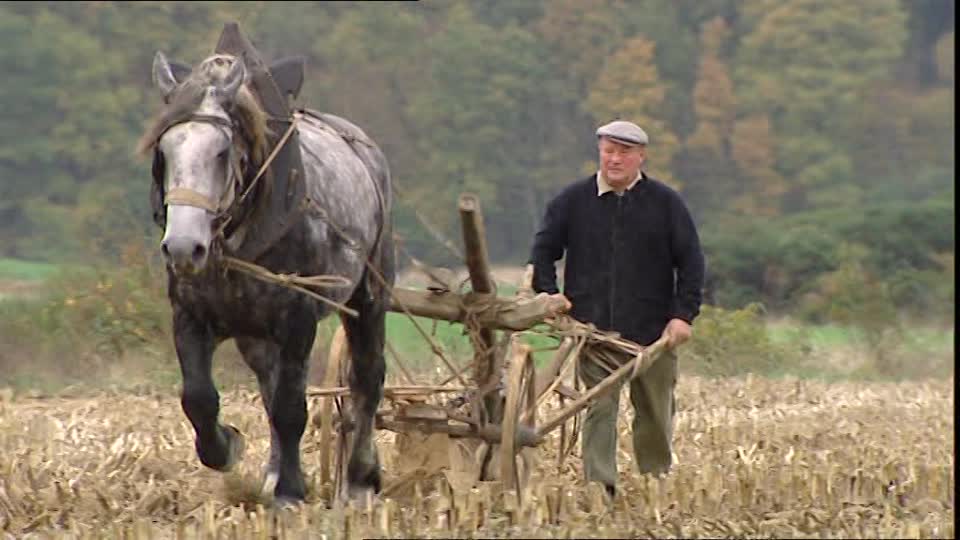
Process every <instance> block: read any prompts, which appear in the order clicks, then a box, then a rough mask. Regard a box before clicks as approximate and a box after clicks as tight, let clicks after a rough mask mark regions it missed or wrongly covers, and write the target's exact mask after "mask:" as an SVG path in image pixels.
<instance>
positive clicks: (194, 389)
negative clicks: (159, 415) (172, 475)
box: [173, 308, 243, 471]
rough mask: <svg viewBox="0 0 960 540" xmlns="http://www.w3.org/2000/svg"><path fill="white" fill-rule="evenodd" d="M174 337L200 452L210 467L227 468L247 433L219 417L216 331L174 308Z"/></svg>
mask: <svg viewBox="0 0 960 540" xmlns="http://www.w3.org/2000/svg"><path fill="white" fill-rule="evenodd" d="M173 339H174V345H175V346H176V349H177V357H178V358H179V360H180V372H181V374H182V375H183V391H182V392H181V394H180V404H181V406H182V407H183V412H184V413H186V415H187V418H188V419H189V420H190V423H191V424H193V430H194V432H195V433H196V449H197V456H198V457H199V458H200V462H201V463H203V464H204V465H206V466H207V467H210V468H211V469H216V470H218V471H227V470H229V469H230V468H231V467H232V466H233V465H234V464H235V463H236V462H237V461H239V459H240V456H241V455H242V453H243V437H242V436H241V435H240V432H239V431H237V429H236V428H234V427H233V426H224V425H221V424H220V422H219V421H218V416H219V414H220V394H218V393H217V388H216V386H215V385H214V383H213V373H212V365H211V364H212V360H213V349H214V337H213V333H212V332H211V330H210V328H209V327H208V326H207V325H205V324H203V323H201V322H199V321H197V320H196V319H195V318H193V317H192V316H191V315H190V314H189V313H187V312H186V311H184V310H182V309H177V308H174V315H173Z"/></svg>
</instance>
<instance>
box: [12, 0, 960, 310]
mask: <svg viewBox="0 0 960 540" xmlns="http://www.w3.org/2000/svg"><path fill="white" fill-rule="evenodd" d="M954 9H955V8H954V3H953V2H952V1H950V0H871V1H870V2H841V1H836V0H789V1H781V0H750V1H749V2H742V1H736V0H714V1H711V2H701V1H697V0H525V1H521V2H508V1H499V0H498V1H489V2H466V1H450V2H440V1H433V0H426V1H423V2H416V3H379V2H374V3H338V2H332V3H326V2H323V3H321V2H317V3H311V2H295V3H284V2H247V3H236V4H226V3H219V2H101V1H88V2H23V3H21V2H7V3H0V36H2V37H0V40H2V41H3V47H0V67H2V68H3V71H4V74H5V75H4V84H3V85H0V102H2V103H3V104H4V105H5V107H4V109H5V110H4V114H3V116H2V120H0V257H16V258H24V259H34V260H52V261H59V260H64V259H82V258H83V257H85V256H88V255H89V254H90V253H93V252H97V253H101V252H103V251H104V250H106V251H107V252H109V250H110V249H111V247H114V246H119V245H122V243H123V242H124V241H125V240H129V237H130V235H131V231H135V232H137V233H138V234H142V235H143V236H144V237H147V238H152V237H155V236H157V235H158V231H156V230H155V229H153V228H151V227H152V225H151V224H150V220H149V217H148V208H147V207H148V188H149V165H150V164H149V163H147V162H144V161H141V160H138V159H137V158H136V157H135V156H134V154H133V143H134V141H135V140H136V138H137V136H138V135H139V134H140V132H141V131H142V130H143V128H144V126H145V123H146V120H147V118H148V117H149V116H150V115H151V114H152V113H154V112H155V111H156V110H157V108H158V107H159V103H160V102H159V96H158V95H157V92H156V90H155V89H154V88H153V87H152V84H151V82H150V67H151V61H152V58H153V54H154V52H155V51H156V50H163V51H164V52H165V53H166V54H167V55H168V56H169V57H172V58H174V59H177V60H180V61H184V62H189V63H196V62H199V61H200V60H202V59H203V58H204V57H205V56H206V55H207V54H209V53H210V52H211V51H212V48H213V45H214V44H215V42H216V39H217V37H218V35H219V32H220V30H221V29H222V25H223V23H224V22H226V21H232V20H236V21H239V22H240V23H241V27H242V28H243V29H244V31H245V32H246V33H247V34H248V35H249V36H250V37H251V38H252V39H253V40H254V43H255V44H256V45H257V46H258V48H259V49H260V50H261V52H262V53H263V54H264V56H265V57H267V58H268V59H274V58H278V57H280V56H285V55H291V54H303V55H306V56H307V80H306V82H305V84H304V88H303V92H302V95H301V97H300V99H299V102H300V104H301V105H304V106H308V107H311V108H315V109H319V110H322V111H326V112H330V113H333V114H338V115H341V116H344V117H346V118H348V119H351V120H352V121H354V122H356V123H357V124H358V125H360V126H361V127H363V128H364V129H365V130H366V131H367V132H368V133H369V134H370V135H371V136H372V137H374V138H375V139H376V140H377V141H378V142H379V143H380V144H381V146H382V147H383V149H384V151H385V153H386V155H387V157H388V159H389V161H390V165H391V169H392V171H393V174H394V178H395V181H396V185H397V188H398V192H399V194H400V201H399V203H398V205H397V209H396V215H395V222H396V228H397V231H398V232H399V234H400V235H402V236H403V237H404V239H405V241H404V247H405V248H406V249H408V250H409V251H410V252H411V253H414V254H415V255H416V256H418V257H420V258H422V259H424V260H427V261H429V262H433V263H436V264H447V265H453V264H457V263H456V261H455V260H453V259H452V257H451V255H450V253H449V252H448V251H447V250H445V249H444V248H442V247H441V246H440V245H439V244H438V243H437V242H436V241H435V238H434V237H433V236H432V235H431V233H430V231H429V230H428V227H427V226H425V223H426V224H428V225H429V226H430V227H434V228H435V230H439V231H450V232H451V236H452V237H454V238H456V233H455V231H456V230H457V219H458V218H457V214H456V211H455V204H456V198H457V196H458V195H459V194H460V193H461V192H464V191H470V192H473V193H476V194H478V195H479V196H480V197H481V200H482V201H483V210H484V214H485V218H486V225H487V234H488V240H489V246H490V250H491V256H492V257H493V258H494V260H495V261H497V262H503V263H514V264H521V263H523V262H524V261H525V259H526V256H527V250H528V249H529V245H530V242H531V239H532V235H533V233H534V231H535V230H536V227H537V225H538V222H539V219H540V217H541V213H542V211H543V207H544V205H545V203H546V201H547V200H548V199H549V198H550V197H551V196H552V195H553V194H554V193H556V192H557V190H559V189H560V188H561V187H563V186H564V185H565V184H567V183H569V182H571V181H573V180H575V179H576V178H578V177H581V176H583V175H585V174H589V173H590V172H592V171H594V170H596V169H595V168H596V156H595V154H596V147H595V142H594V136H593V132H594V129H595V128H596V126H598V125H600V124H602V123H606V122H608V121H610V120H612V119H614V118H625V119H631V120H633V121H635V122H637V123H638V124H640V125H641V126H642V127H643V128H644V129H645V130H646V131H647V132H648V133H649V134H650V137H651V146H650V149H649V153H650V156H651V157H650V163H649V167H648V170H649V172H650V173H651V174H652V175H654V176H655V177H658V178H661V179H662V180H664V181H666V182H668V183H669V184H671V185H673V186H674V187H676V188H677V189H679V190H680V191H681V192H682V193H683V195H684V197H685V199H686V200H687V201H688V204H689V205H690V207H691V210H692V212H693V213H694V215H695V219H696V220H697V222H698V225H699V227H700V229H701V231H702V235H703V237H704V245H705V250H706V252H707V257H708V265H709V267H708V271H709V273H710V279H711V287H713V289H714V290H715V295H714V298H715V301H716V302H719V303H725V304H730V305H742V304H743V303H745V302H748V301H754V300H763V301H765V302H766V303H768V304H770V305H775V306H784V307H797V306H799V305H801V304H803V303H804V302H806V303H807V304H809V303H810V302H814V301H813V300H810V298H814V297H816V296H817V295H820V296H823V295H825V294H827V293H826V292H825V291H828V290H829V287H828V286H827V285H826V284H825V283H827V282H828V281H829V279H830V276H831V275H834V273H836V272H840V271H841V270H843V268H846V267H845V266H844V265H845V264H846V265H848V266H849V265H850V264H862V265H864V266H863V272H869V273H870V275H876V276H877V279H879V280H880V281H882V282H884V283H887V282H888V281H889V280H890V279H892V278H891V276H894V275H896V276H897V279H898V280H900V281H905V282H908V283H909V285H903V284H902V283H901V284H900V285H897V286H894V285H892V284H889V283H888V285H890V287H891V288H892V289H891V290H893V289H897V287H898V286H900V288H901V289H902V290H903V291H910V290H917V289H918V288H919V289H922V290H924V291H927V292H928V293H929V292H930V290H931V287H934V288H936V287H941V288H943V287H944V286H945V285H943V280H944V279H947V278H949V280H950V281H951V285H950V286H951V287H952V275H953V274H952V273H953V268H952V256H953V243H954V237H953V222H954V215H953V214H954V212H953V203H952V201H953V194H954V180H953V177H954V150H953V148H954V120H953V118H954V63H955V62H954V43H953V40H954V25H953V20H954ZM418 214H419V215H418ZM744 235H747V236H744ZM894 239H895V240H896V241H894ZM901 242H902V243H901ZM903 251H910V252H911V254H910V256H908V257H899V256H896V257H895V256H891V254H893V253H900V252H903ZM913 252H916V253H913ZM851 253H854V254H857V255H851ZM851 257H852V258H851ZM851 261H853V262H851ZM844 275H846V274H844ZM898 283H899V282H898ZM901 285H902V286H901ZM911 287H912V288H911ZM897 290H900V289H897ZM891 294H893V293H891ZM930 294H933V293H930ZM942 294H946V292H944V291H943V290H939V289H938V290H937V291H936V294H934V297H935V298H939V299H940V301H941V304H942V301H943V298H942ZM951 294H952V289H951ZM827 295H828V294H827ZM828 296H829V295H828ZM916 297H917V295H916V294H910V293H907V292H903V293H901V294H900V296H896V295H894V296H893V297H892V298H894V301H897V302H899V301H901V300H898V299H902V301H903V302H905V303H906V304H911V305H916V304H917V302H918V300H916ZM950 302H952V300H950ZM814 303H815V302H814ZM951 306H952V304H951ZM918 309H920V308H918ZM951 309H952V308H951Z"/></svg>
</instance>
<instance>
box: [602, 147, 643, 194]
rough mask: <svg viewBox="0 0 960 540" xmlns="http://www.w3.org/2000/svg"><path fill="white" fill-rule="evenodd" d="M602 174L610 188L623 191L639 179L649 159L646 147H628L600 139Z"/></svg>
mask: <svg viewBox="0 0 960 540" xmlns="http://www.w3.org/2000/svg"><path fill="white" fill-rule="evenodd" d="M599 147H600V172H601V173H602V174H603V177H604V178H605V179H606V180H607V183H608V184H610V187H612V188H614V189H616V190H621V189H625V188H626V187H627V186H629V185H630V182H633V180H634V179H635V178H636V177H637V172H639V171H640V166H641V165H643V162H644V161H645V160H646V158H647V148H646V146H643V145H639V146H627V145H625V144H620V143H618V142H615V141H612V140H610V139H608V138H607V137H601V138H600V143H599Z"/></svg>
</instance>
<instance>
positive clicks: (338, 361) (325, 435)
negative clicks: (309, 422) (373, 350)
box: [317, 325, 350, 493]
mask: <svg viewBox="0 0 960 540" xmlns="http://www.w3.org/2000/svg"><path fill="white" fill-rule="evenodd" d="M349 363H350V358H349V348H348V346H347V335H346V333H345V331H344V329H343V325H338V326H337V331H336V332H335V333H334V334H333V339H332V340H330V349H329V352H328V354H327V365H326V368H325V370H324V374H323V383H322V384H323V387H324V388H333V387H336V386H339V382H340V380H341V379H342V371H343V367H344V366H346V365H349ZM336 399H337V398H335V397H332V396H331V397H325V398H322V401H321V402H320V411H319V412H318V413H317V416H318V417H319V419H320V443H319V446H320V483H321V485H327V484H329V483H330V482H331V481H333V482H334V484H336V480H337V479H338V478H336V477H338V476H339V475H334V474H332V472H333V470H334V466H335V464H336V463H337V462H338V461H339V460H338V459H335V457H336V456H335V453H336V452H335V450H336V449H335V445H336V444H337V442H338V441H336V439H337V435H336V434H335V433H334V426H333V423H334V418H335V414H334V412H335V411H334V404H335V401H336ZM337 487H338V486H336V485H334V488H333V489H334V491H333V493H336V488H337Z"/></svg>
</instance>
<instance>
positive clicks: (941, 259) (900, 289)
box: [703, 200, 955, 318]
mask: <svg viewBox="0 0 960 540" xmlns="http://www.w3.org/2000/svg"><path fill="white" fill-rule="evenodd" d="M952 207H953V205H952V203H951V202H949V201H938V200H933V201H927V202H924V203H920V204H887V205H875V206H867V207H861V208H859V209H858V211H857V212H849V211H846V210H822V211H818V212H809V213H805V214H801V215H795V216H787V217H783V218H780V219H777V220H756V221H754V222H752V223H744V222H740V223H738V224H735V225H733V226H729V227H726V226H723V227H709V226H707V227H704V232H703V244H704V251H705V253H706V257H707V263H708V272H709V273H710V274H712V277H711V279H712V280H716V281H715V282H714V283H713V284H712V289H713V290H714V291H715V293H716V301H717V303H718V304H719V305H721V306H724V307H731V308H736V307H741V306H744V305H746V304H748V303H750V302H752V301H755V300H757V299H760V300H762V301H763V302H764V304H765V305H767V306H768V307H769V308H770V309H771V310H775V311H784V310H786V309H789V308H791V307H796V306H798V305H800V302H801V299H802V298H803V297H804V295H806V294H808V293H811V292H814V291H816V290H818V287H819V286H820V282H819V281H818V280H821V279H822V278H823V276H827V275H829V274H830V273H831V272H834V271H836V270H837V269H838V268H839V267H841V266H842V265H843V262H842V260H843V259H842V258H843V256H844V255H843V253H842V246H843V245H844V244H845V243H849V242H851V241H852V240H854V239H855V242H856V243H857V244H860V245H861V246H863V251H862V252H861V253H860V254H859V255H858V256H860V257H861V262H860V263H858V264H861V265H862V266H863V267H864V268H865V269H866V271H869V272H870V273H871V274H872V275H875V276H878V277H877V279H878V280H880V281H881V282H883V283H886V284H887V285H886V286H889V287H890V291H889V293H890V294H891V295H892V296H891V298H892V299H893V301H895V302H896V303H897V306H898V308H899V309H901V310H905V311H906V312H907V313H911V314H912V315H918V314H919V315H923V316H925V317H929V316H931V314H932V313H934V312H935V313H937V314H942V315H944V316H946V315H949V313H950V311H949V306H952V296H951V294H952V292H951V291H952V289H950V286H949V283H950V281H949V280H952V272H953V270H952V262H951V261H952V259H951V257H952V256H951V254H952V253H953V245H954V242H955V235H954V224H955V216H954V212H953V208H952ZM745 238H748V239H750V240H749V241H748V242H745V241H744V239H745ZM938 254H939V255H938ZM823 279H827V278H823ZM931 285H933V286H931ZM851 286H854V287H857V288H859V287H860V285H858V284H857V283H856V282H854V283H852V284H851ZM911 290H922V291H923V294H920V295H916V296H911V294H910V293H908V292H907V291H911ZM825 306H826V304H814V307H811V306H810V305H808V306H807V308H806V316H807V317H809V318H824V317H827V316H828V315H827V308H826V307H825ZM934 306H936V307H934ZM932 310H935V311H932ZM950 316H951V317H952V315H950Z"/></svg>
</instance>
